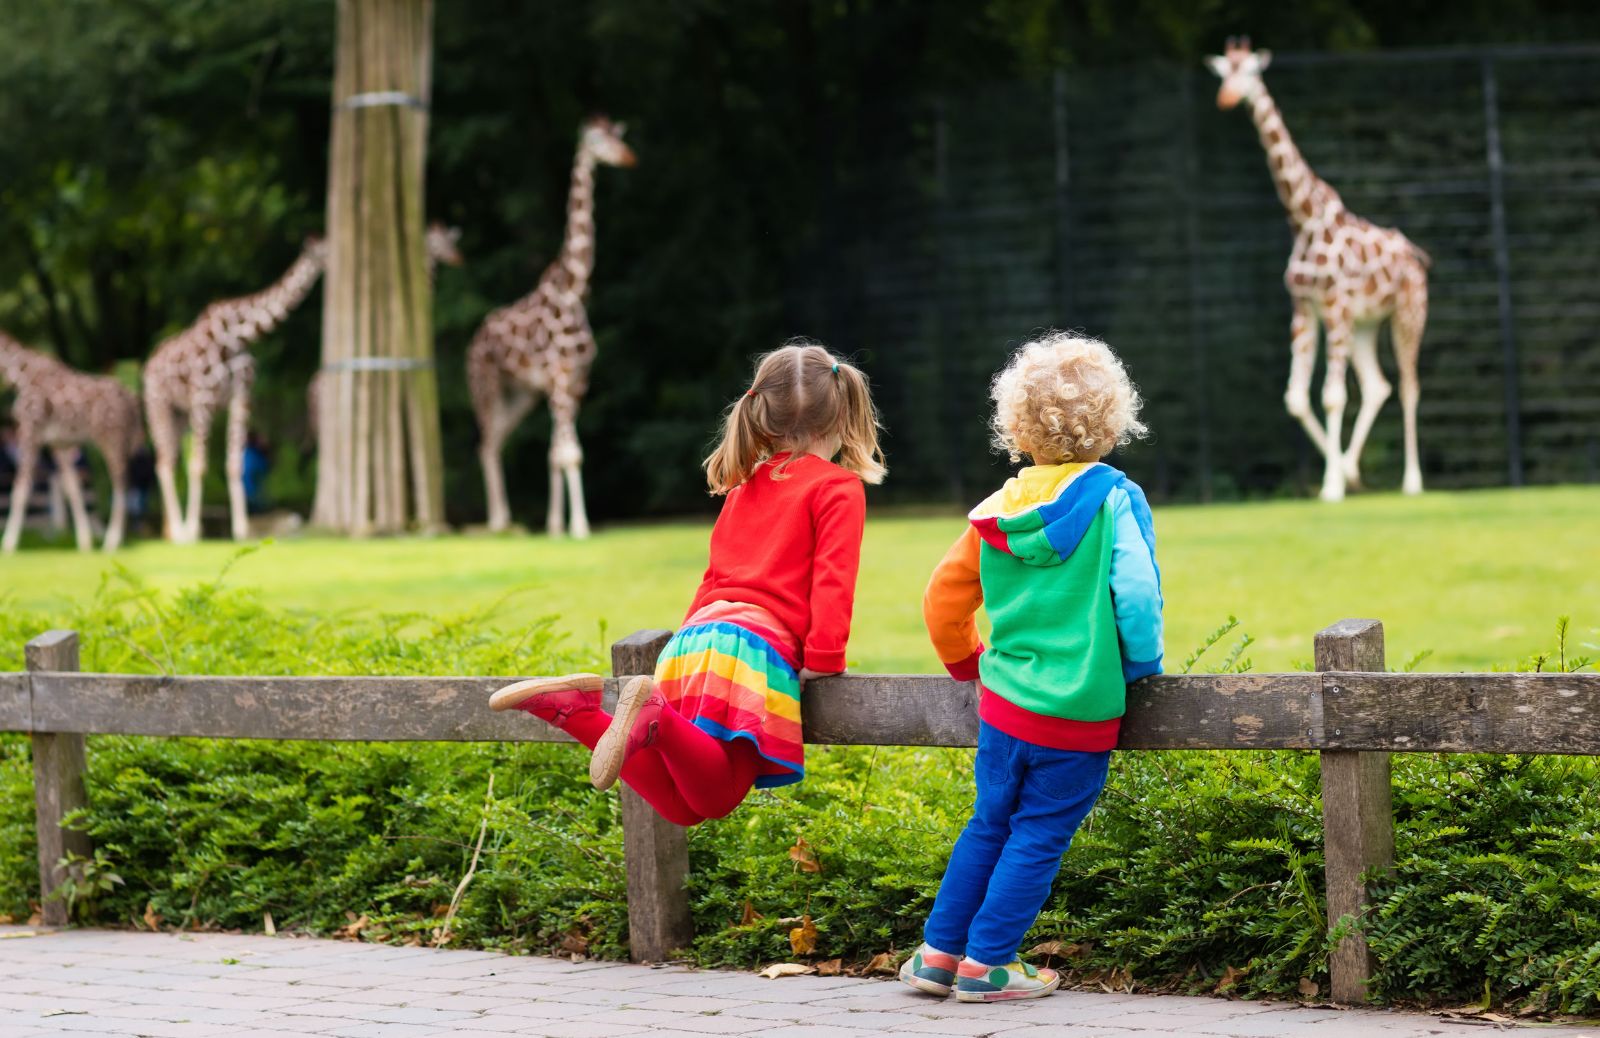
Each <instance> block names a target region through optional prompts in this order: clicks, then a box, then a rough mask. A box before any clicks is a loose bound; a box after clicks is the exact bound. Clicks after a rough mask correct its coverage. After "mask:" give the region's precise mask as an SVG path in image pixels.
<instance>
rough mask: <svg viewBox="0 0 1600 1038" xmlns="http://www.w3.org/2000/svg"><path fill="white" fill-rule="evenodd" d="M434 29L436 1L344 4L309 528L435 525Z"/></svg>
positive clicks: (357, 530)
mask: <svg viewBox="0 0 1600 1038" xmlns="http://www.w3.org/2000/svg"><path fill="white" fill-rule="evenodd" d="M432 19H433V4H432V0H340V3H339V24H338V30H337V31H338V44H337V52H336V55H335V63H334V88H333V104H334V118H333V131H332V144H331V149H330V155H329V162H328V218H327V228H328V239H329V240H328V244H329V257H328V271H327V283H326V289H325V302H324V305H323V321H322V328H323V336H322V363H323V371H324V372H325V373H326V376H327V377H326V379H325V382H324V388H323V390H322V392H321V394H320V401H319V403H320V407H321V409H322V413H321V415H320V420H319V423H318V458H319V460H318V472H317V498H316V504H315V507H314V512H313V518H314V521H315V522H317V523H318V524H319V525H322V526H326V527H329V528H331V529H335V530H342V531H344V532H347V533H353V534H358V535H361V534H368V533H392V532H397V531H400V530H403V529H405V528H406V527H407V526H408V525H409V523H410V521H411V520H413V519H414V520H415V522H416V524H417V525H418V526H420V527H422V528H424V529H431V528H434V527H437V526H439V525H440V524H441V523H442V522H443V518H444V491H443V485H442V482H441V477H442V471H441V470H442V464H441V452H440V443H439V437H440V431H439V393H438V383H437V381H436V376H435V374H434V370H433V302H432V290H431V286H430V285H429V279H428V274H427V265H426V258H425V255H424V237H423V236H424V229H423V225H424V219H423V169H424V160H425V153H426V142H427V129H428V115H427V106H428V101H429V95H430V90H429V82H430V62H431V59H432V54H431V48H432V44H431V31H432ZM408 483H409V489H410V491H411V494H410V498H411V501H410V505H409V507H408V503H407V493H406V491H407V488H408Z"/></svg>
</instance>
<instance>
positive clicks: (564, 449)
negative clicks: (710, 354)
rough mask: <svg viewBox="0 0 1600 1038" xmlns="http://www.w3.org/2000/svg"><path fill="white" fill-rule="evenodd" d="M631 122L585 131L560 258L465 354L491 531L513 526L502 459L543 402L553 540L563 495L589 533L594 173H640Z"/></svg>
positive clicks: (578, 528)
mask: <svg viewBox="0 0 1600 1038" xmlns="http://www.w3.org/2000/svg"><path fill="white" fill-rule="evenodd" d="M622 135H623V125H622V124H621V123H613V122H611V121H610V120H609V119H605V118H594V119H591V120H589V121H588V122H587V123H585V124H584V127H583V130H582V132H581V134H580V135H579V138H578V153H577V157H576V158H575V160H574V161H573V166H572V185H571V188H570V190H569V191H568V194H567V229H566V235H565V237H564V239H563V241H562V244H561V252H560V254H559V255H558V256H557V257H556V259H555V261H554V262H552V263H551V264H550V266H548V267H547V268H545V271H544V274H543V276H541V277H540V278H539V284H538V286H537V287H536V288H534V290H533V291H532V292H530V293H529V294H528V295H526V296H524V297H523V298H521V299H519V300H517V301H516V302H515V303H512V304H511V305H510V306H506V307H502V308H501V309H499V310H495V311H493V312H492V313H490V314H489V316H488V317H485V318H484V320H483V323H482V325H480V326H479V328H478V331H477V333H476V334H475V335H474V336H473V338H472V344H471V346H470V347H468V350H467V384H468V387H469V388H470V389H471V392H472V406H473V411H474V413H475V414H476V416H477V420H478V432H479V435H480V437H481V441H480V446H479V460H480V461H481V462H482V464H483V477H484V488H485V491H486V494H487V497H488V502H489V528H490V529H491V530H504V529H506V528H507V527H508V526H510V525H511V510H510V507H509V505H508V504H507V502H506V490H505V472H504V468H503V467H502V457H501V456H502V454H503V452H504V450H505V442H506V437H508V436H509V435H510V434H511V432H512V430H514V429H515V428H516V427H517V426H518V425H519V424H520V423H521V422H522V420H523V419H524V418H526V417H527V415H528V412H529V411H531V410H532V409H533V407H534V405H535V404H537V403H538V402H539V401H540V400H541V399H543V400H546V401H548V402H549V404H550V422H551V435H550V509H549V515H548V518H547V521H546V526H547V528H548V529H549V531H550V533H551V535H552V536H555V535H560V534H561V533H562V532H563V531H564V530H565V529H566V515H565V507H564V503H563V496H564V494H565V495H566V496H569V497H570V498H571V513H572V518H571V531H572V535H573V536H574V537H586V536H588V534H589V519H588V515H587V513H586V511H585V509H584V504H583V479H582V474H581V466H582V463H583V449H582V447H581V446H580V444H579V443H578V426H577V421H578V405H579V404H580V403H581V402H582V400H583V397H584V394H585V393H587V392H588V390H589V368H590V366H591V365H593V363H594V359H595V354H596V352H597V350H596V346H595V341H594V333H593V332H592V331H591V330H590V328H589V316H588V312H587V310H586V308H585V302H586V301H587V299H588V296H589V278H590V275H591V274H592V273H593V271H594V168H595V165H596V164H597V163H603V164H605V165H608V166H632V165H634V163H635V161H636V160H635V158H634V154H633V151H632V150H631V149H630V148H629V147H628V146H627V145H626V144H625V143H623V140H622Z"/></svg>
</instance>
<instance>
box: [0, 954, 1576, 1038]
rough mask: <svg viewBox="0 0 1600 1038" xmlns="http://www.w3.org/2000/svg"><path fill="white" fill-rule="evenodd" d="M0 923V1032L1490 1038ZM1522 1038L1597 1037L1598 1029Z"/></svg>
mask: <svg viewBox="0 0 1600 1038" xmlns="http://www.w3.org/2000/svg"><path fill="white" fill-rule="evenodd" d="M25 933H27V931H25V930H23V929H21V928H18V927H0V1036H4V1038H33V1036H35V1035H46V1034H52V1035H53V1034H63V1033H79V1034H88V1033H93V1034H101V1035H119V1036H130V1035H151V1036H160V1038H188V1036H200V1035H226V1036H228V1038H265V1036H268V1035H276V1036H289V1035H326V1036H330V1038H367V1036H381V1038H390V1036H393V1038H424V1036H427V1035H441V1036H442V1035H453V1036H454V1035H469V1036H470V1035H493V1034H506V1035H535V1036H544V1038H613V1036H615V1038H624V1036H627V1035H640V1036H648V1038H661V1036H671V1038H708V1036H711V1035H762V1036H765V1038H868V1036H871V1035H880V1034H898V1035H923V1036H931V1038H937V1036H951V1038H976V1036H983V1035H999V1036H1003V1038H1144V1036H1152V1035H1167V1036H1171V1035H1185V1036H1193V1038H1235V1036H1236V1038H1246V1036H1248V1038H1358V1036H1374V1038H1423V1036H1430V1035H1462V1036H1469V1038H1479V1036H1481V1038H1488V1035H1489V1034H1491V1033H1493V1032H1495V1031H1497V1030H1499V1028H1495V1027H1491V1026H1485V1025H1481V1024H1479V1025H1471V1024H1463V1023H1452V1022H1447V1021H1444V1020H1441V1019H1438V1018H1435V1017H1429V1016H1422V1015H1413V1014H1404V1013H1387V1012H1377V1011H1372V1010H1347V1011H1338V1010H1329V1009H1303V1008H1298V1007H1295V1006H1290V1005H1285V1004H1283V1003H1277V1004H1266V1003H1259V1002H1225V1001H1221V1000H1217V999H1208V998H1180V997H1174V996H1159V995H1104V994H1092V993H1083V992H1060V993H1057V994H1055V995H1053V996H1051V997H1049V998H1046V999H1040V1000H1037V1001H1031V1002H1013V1003H1009V1004H1004V1005H997V1006H974V1005H963V1004H961V1003H959V1002H955V1001H953V1000H951V1001H938V1000H935V999H930V998H927V997H926V996H921V995H918V994H916V993H915V992H913V991H911V990H909V989H907V988H903V987H901V986H900V985H898V984H895V983H891V982H885V981H875V980H857V979H852V978H848V977H788V978H784V979H781V980H765V979H762V978H760V977H755V976H752V975H749V974H741V973H723V972H714V971H698V972H697V971H692V970H687V969H683V968H678V967H667V968H660V969H652V968H650V967H646V966H630V965H625V964H619V963H603V962H586V963H581V964H574V963H570V962H566V961H563V960H560V959H544V958H529V957H517V958H512V957H507V956H503V955H497V954H493V953H490V952H472V951H430V950H427V949H421V948H394V947H388V946H383V945H372V944H355V943H348V942H335V941H312V940H293V939H287V938H272V937H260V936H230V935H226V934H194V935H185V936H173V935H168V934H148V933H127V932H117V931H104V930H73V931H65V932H57V933H40V934H39V935H38V936H24V934H25ZM1518 1030H1519V1031H1520V1032H1521V1033H1523V1034H1524V1035H1526V1036H1528V1038H1532V1036H1534V1035H1541V1034H1543V1035H1559V1036H1562V1038H1578V1036H1580V1035H1587V1036H1589V1038H1600V1027H1594V1028H1588V1029H1585V1028H1578V1027H1559V1028H1538V1029H1536V1030H1535V1029H1529V1030H1523V1029H1520V1028H1519V1029H1518Z"/></svg>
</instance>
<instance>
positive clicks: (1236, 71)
mask: <svg viewBox="0 0 1600 1038" xmlns="http://www.w3.org/2000/svg"><path fill="white" fill-rule="evenodd" d="M1271 60H1272V54H1271V52H1270V51H1266V50H1262V51H1253V50H1251V49H1250V41H1249V40H1229V41H1228V46H1227V50H1226V52H1225V53H1223V54H1221V55H1219V56H1215V57H1212V58H1210V59H1209V64H1210V66H1211V69H1212V71H1213V72H1215V73H1216V74H1217V75H1218V76H1219V77H1221V79H1222V87H1221V88H1220V89H1219V91H1218V93H1217V105H1218V107H1220V108H1223V109H1228V108H1233V107H1235V106H1236V105H1238V104H1239V103H1240V102H1245V103H1248V104H1249V106H1250V118H1251V120H1252V121H1253V122H1254V123H1255V126H1256V132H1257V133H1258V134H1259V136H1260V138H1261V147H1262V149H1263V150H1264V151H1265V152H1266V155H1267V166H1268V168H1269V170H1270V171H1271V173H1272V182H1273V186H1274V187H1275V188H1276V189H1277V192H1278V200H1279V201H1280V202H1282V203H1283V207H1284V210H1285V212H1287V213H1288V215H1289V224H1290V226H1291V227H1293V228H1294V232H1295V237H1294V247H1293V249H1292V250H1291V251H1290V254H1289V265H1288V268H1287V269H1286V270H1285V271H1284V276H1283V280H1284V285H1285V287H1286V288H1287V289H1288V290H1289V296H1290V299H1291V300H1292V301H1293V303H1294V317H1293V320H1292V322H1291V324H1290V337H1291V342H1292V345H1291V361H1290V369H1289V387H1288V390H1287V391H1286V392H1285V394H1284V403H1285V405H1286V406H1287V407H1288V410H1289V413H1290V414H1291V415H1293V416H1294V417H1295V418H1296V419H1298V420H1299V422H1300V424H1301V425H1302V426H1304V427H1305V430H1306V434H1307V435H1308V436H1310V437H1311V440H1312V442H1313V443H1315V444H1316V445H1317V448H1318V449H1319V450H1320V451H1321V452H1322V455H1323V459H1324V462H1325V467H1324V472H1323V481H1322V498H1323V500H1325V501H1338V500H1340V499H1342V498H1343V497H1344V494H1345V490H1346V488H1357V487H1359V486H1360V485H1361V452H1362V450H1363V448H1365V446H1366V442H1367V436H1368V434H1370V433H1371V431H1372V423H1373V422H1374V421H1375V420H1376V419H1377V417H1378V412H1379V410H1380V409H1382V407H1383V404H1384V401H1385V400H1387V399H1388V398H1389V394H1390V392H1391V387H1390V385H1389V381H1388V379H1386V378H1385V377H1384V374H1383V368H1382V366H1381V365H1380V364H1379V362H1378V329H1379V327H1381V326H1382V324H1383V322H1384V321H1389V322H1390V328H1389V331H1390V337H1391V338H1392V339H1393V341H1394V353H1395V364H1396V368H1397V369H1398V371H1399V374H1400V407H1401V413H1402V418H1403V421H1404V425H1405V476H1404V478H1403V481H1402V483H1401V487H1402V489H1403V490H1404V491H1405V492H1406V493H1408V494H1416V493H1420V492H1421V491H1422V468H1421V464H1420V462H1419V460H1418V456H1417V401H1418V399H1419V397H1420V396H1421V390H1420V387H1419V385H1418V382H1417V357H1418V354H1419V352H1420V351H1421V347H1422V331H1423V327H1424V326H1425V325H1426V324H1427V320H1428V263H1429V259H1428V254H1427V253H1425V252H1424V251H1422V249H1420V248H1419V247H1417V246H1416V245H1415V244H1414V243H1413V242H1412V241H1411V240H1410V239H1409V238H1407V237H1406V236H1405V235H1404V234H1401V233H1400V232H1399V231H1397V230H1394V229H1392V228H1388V227H1379V226H1377V225H1376V224H1373V223H1370V222H1368V221H1367V220H1363V219H1362V218H1361V217H1359V216H1356V215H1355V214H1354V213H1352V212H1350V210H1349V209H1347V208H1345V204H1344V200H1343V199H1342V198H1340V197H1339V192H1337V191H1335V190H1334V189H1333V187H1332V186H1331V185H1330V184H1328V182H1327V181H1325V180H1323V179H1322V178H1321V177H1319V176H1317V175H1316V174H1315V173H1313V172H1312V171H1311V167H1310V166H1309V165H1308V164H1307V163H1306V160H1305V157H1304V156H1302V155H1301V154H1300V150H1299V149H1298V148H1296V147H1295V145H1294V141H1293V140H1292V139H1291V138H1290V136H1289V130H1288V127H1286V126H1285V125H1284V122H1283V116H1282V115H1281V114H1280V113H1279V111H1278V106H1277V105H1276V104H1275V103H1274V102H1273V100H1272V95H1271V94H1270V93H1268V91H1267V87H1266V83H1265V82H1263V81H1262V78H1261V74H1262V72H1263V71H1264V70H1265V69H1266V68H1267V65H1268V64H1269V62H1270V61H1271ZM1319 328H1321V329H1322V330H1324V331H1325V332H1326V334H1327V341H1328V360H1327V371H1326V376H1325V379H1324V382H1323V386H1322V410H1323V421H1322V422H1321V423H1319V422H1318V421H1317V417H1316V414H1315V412H1314V411H1313V410H1312V408H1311V379H1312V375H1313V373H1314V371H1315V369H1316V363H1317V338H1318V335H1317V333H1318V330H1319ZM1351 366H1354V368H1355V373H1356V380H1357V383H1358V384H1359V386H1360V387H1361V409H1360V411H1359V412H1357V414H1356V420H1355V426H1354V428H1353V429H1352V430H1351V432H1350V440H1349V443H1348V444H1344V445H1341V443H1342V440H1343V427H1344V410H1345V405H1346V404H1347V402H1348V395H1347V390H1346V387H1345V381H1346V378H1347V375H1348V372H1349V368H1350V367H1351Z"/></svg>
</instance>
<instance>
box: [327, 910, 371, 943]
mask: <svg viewBox="0 0 1600 1038" xmlns="http://www.w3.org/2000/svg"><path fill="white" fill-rule="evenodd" d="M344 917H345V918H346V919H348V920H350V925H349V926H341V927H340V928H339V929H337V930H335V931H334V936H336V937H339V938H342V939H343V940H346V941H355V940H359V939H360V937H361V931H362V930H365V929H366V928H367V927H368V926H370V925H371V923H372V920H371V919H368V918H367V917H366V915H364V914H363V915H361V916H357V915H356V914H355V913H354V912H346V913H345V914H344Z"/></svg>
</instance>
